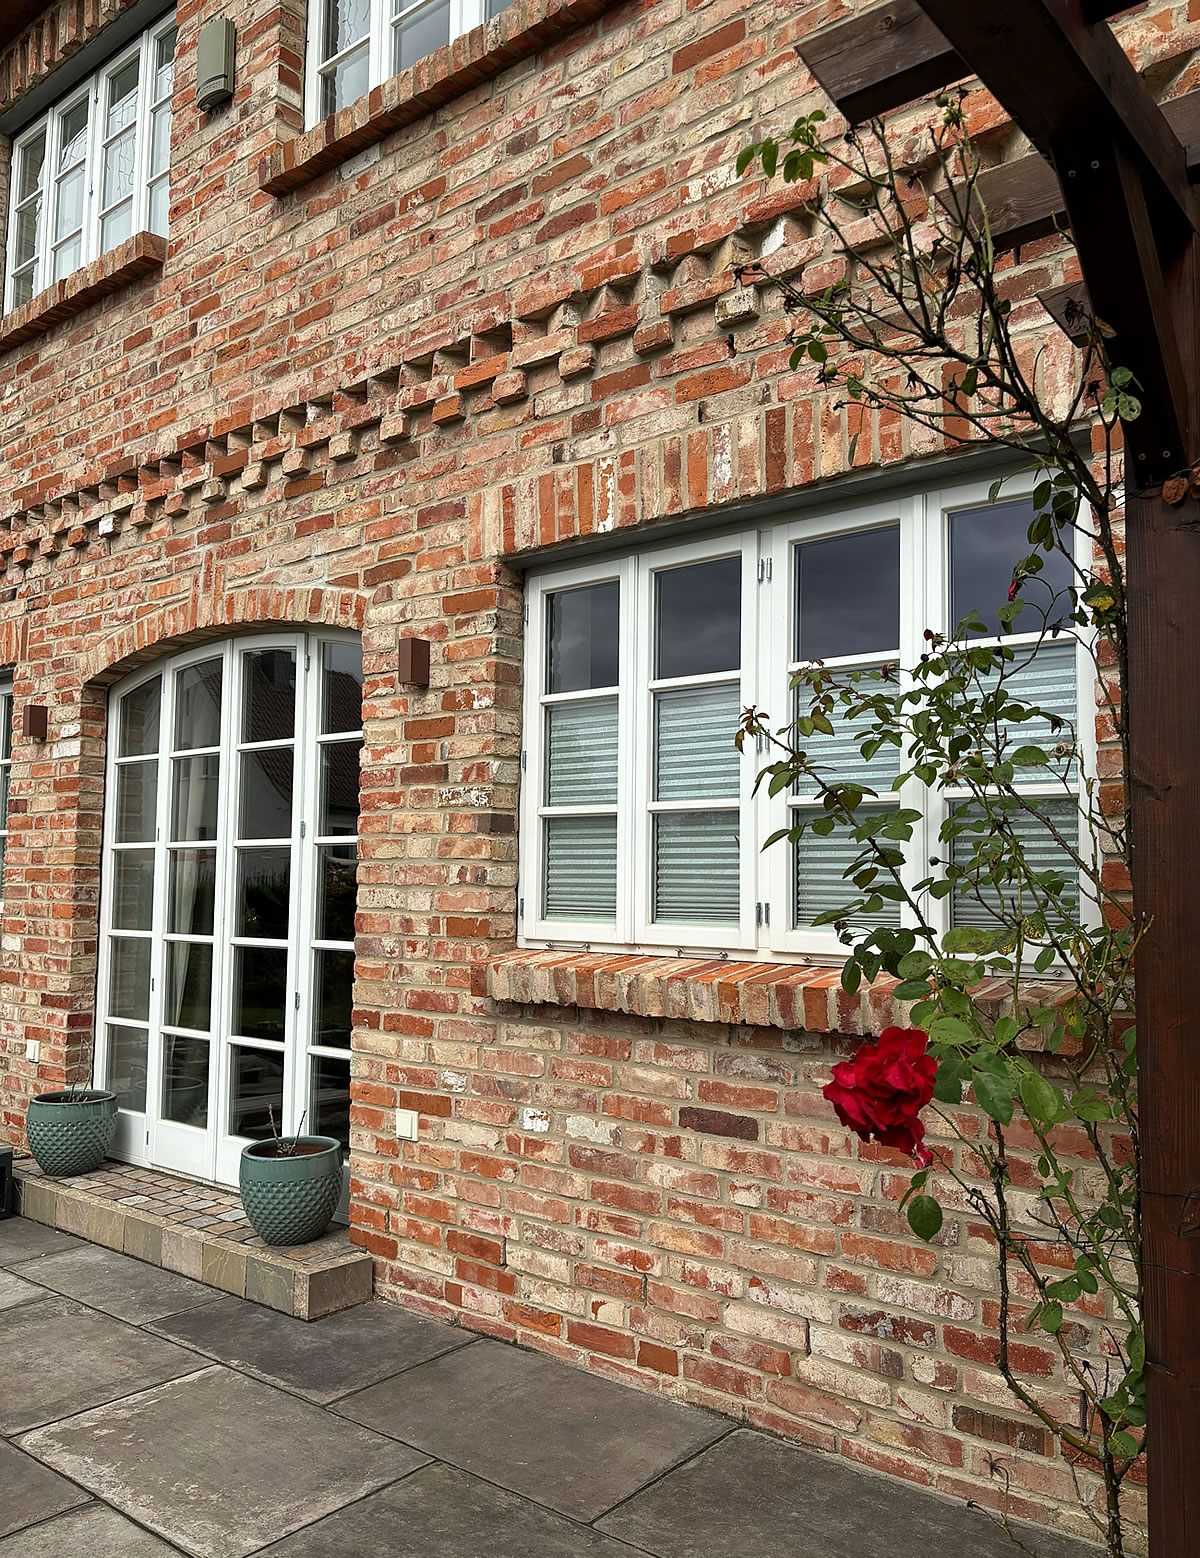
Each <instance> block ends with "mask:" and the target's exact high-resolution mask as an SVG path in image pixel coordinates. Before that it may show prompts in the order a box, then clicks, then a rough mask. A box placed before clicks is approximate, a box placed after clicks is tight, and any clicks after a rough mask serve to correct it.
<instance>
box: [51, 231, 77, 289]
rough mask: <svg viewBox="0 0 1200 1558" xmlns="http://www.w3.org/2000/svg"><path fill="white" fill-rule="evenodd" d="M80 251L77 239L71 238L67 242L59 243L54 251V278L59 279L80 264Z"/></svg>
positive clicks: (75, 269) (69, 273)
mask: <svg viewBox="0 0 1200 1558" xmlns="http://www.w3.org/2000/svg"><path fill="white" fill-rule="evenodd" d="M81 253H82V250H81V248H80V242H79V239H78V238H77V237H76V238H72V239H71V241H70V242H69V243H64V244H62V245H60V247H59V248H57V249H55V251H54V279H55V281H61V280H62V279H63V277H64V276H69V275H71V273H72V272H73V271H77V270H78V269H79V265H80V259H79V256H80V254H81Z"/></svg>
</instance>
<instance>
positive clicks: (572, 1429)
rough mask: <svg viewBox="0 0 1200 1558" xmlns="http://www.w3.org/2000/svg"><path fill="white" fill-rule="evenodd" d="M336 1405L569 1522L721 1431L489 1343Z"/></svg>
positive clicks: (699, 1418) (688, 1410) (662, 1404)
mask: <svg viewBox="0 0 1200 1558" xmlns="http://www.w3.org/2000/svg"><path fill="white" fill-rule="evenodd" d="M335 1410H336V1411H337V1412H340V1413H343V1414H344V1415H345V1416H347V1417H349V1418H352V1419H353V1420H354V1421H355V1422H357V1423H365V1424H366V1425H367V1426H368V1427H370V1428H377V1429H378V1430H379V1431H380V1432H381V1433H386V1434H393V1435H395V1437H396V1438H397V1439H403V1440H404V1441H405V1442H406V1443H407V1444H413V1445H416V1446H418V1447H419V1448H420V1449H422V1450H426V1451H427V1452H428V1453H429V1454H430V1455H432V1456H435V1457H436V1458H437V1459H438V1460H443V1461H449V1462H450V1463H451V1464H452V1465H454V1466H459V1467H461V1468H462V1469H463V1470H465V1471H471V1472H475V1473H476V1474H477V1475H479V1476H481V1477H484V1478H486V1479H487V1480H488V1481H489V1482H496V1483H499V1484H500V1486H501V1487H504V1488H510V1489H512V1490H513V1491H514V1492H517V1493H524V1494H525V1495H526V1496H527V1497H529V1498H531V1499H534V1500H535V1501H536V1502H537V1503H539V1504H544V1505H546V1506H547V1508H549V1509H555V1510H558V1511H559V1512H560V1513H561V1514H564V1515H571V1516H573V1517H574V1518H575V1519H577V1520H594V1519H595V1518H596V1516H597V1515H601V1514H603V1513H604V1511H605V1510H607V1509H611V1508H612V1506H613V1505H614V1504H617V1503H619V1502H620V1501H621V1500H622V1499H625V1498H628V1497H629V1495H630V1494H631V1493H634V1492H636V1491H637V1489H638V1488H641V1487H644V1486H645V1485H646V1483H648V1482H651V1481H652V1480H653V1479H654V1478H655V1477H657V1476H660V1475H661V1474H662V1472H664V1471H666V1470H667V1468H668V1467H671V1466H674V1465H677V1464H678V1463H679V1462H680V1461H683V1460H686V1459H688V1458H689V1457H690V1456H692V1455H694V1454H695V1453H696V1452H697V1451H698V1450H701V1449H703V1448H704V1447H705V1446H706V1445H708V1444H711V1443H712V1442H713V1440H714V1439H718V1438H720V1436H721V1435H722V1434H725V1433H728V1431H729V1424H728V1423H727V1422H726V1421H725V1420H724V1419H723V1418H719V1417H713V1416H710V1415H709V1414H708V1413H706V1412H700V1411H697V1410H696V1409H695V1408H694V1407H685V1406H680V1405H678V1404H676V1403H675V1402H671V1401H662V1400H659V1399H658V1398H657V1397H654V1396H647V1395H641V1394H639V1393H638V1392H636V1391H631V1390H629V1389H627V1388H626V1387H625V1386H622V1385H617V1384H614V1383H612V1382H611V1381H610V1380H603V1379H597V1378H595V1377H594V1376H592V1375H589V1374H583V1373H581V1372H580V1371H579V1370H578V1369H572V1368H568V1367H567V1365H566V1364H562V1363H558V1362H556V1361H555V1360H554V1359H553V1358H545V1357H542V1356H541V1355H540V1354H537V1353H527V1352H521V1351H519V1350H518V1349H517V1348H515V1347H505V1346H502V1345H500V1344H499V1343H497V1342H489V1341H482V1342H478V1343H476V1345H475V1346H473V1347H467V1348H464V1349H462V1350H461V1351H459V1352H454V1353H450V1354H449V1355H448V1356H446V1357H442V1358H436V1359H435V1360H434V1361H433V1362H432V1363H425V1364H422V1365H421V1367H420V1368H417V1369H412V1370H410V1371H409V1372H408V1373H407V1374H401V1375H399V1376H398V1377H397V1378H395V1379H391V1380H384V1381H383V1383H382V1384H379V1385H373V1386H371V1388H370V1389H369V1390H364V1391H362V1392H360V1393H359V1394H358V1395H356V1396H351V1397H349V1398H348V1399H347V1400H345V1401H342V1402H340V1403H339V1404H338V1405H337V1407H336V1408H335Z"/></svg>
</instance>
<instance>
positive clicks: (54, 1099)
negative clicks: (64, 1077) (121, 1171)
mask: <svg viewBox="0 0 1200 1558" xmlns="http://www.w3.org/2000/svg"><path fill="white" fill-rule="evenodd" d="M116 1128H117V1095H116V1094H115V1093H107V1092H103V1091H101V1090H100V1089H98V1088H89V1089H86V1090H79V1091H77V1092H74V1093H71V1092H62V1093H43V1094H42V1095H41V1096H40V1097H39V1098H31V1099H30V1100H29V1110H28V1112H27V1114H26V1116H25V1134H26V1135H27V1136H28V1137H29V1150H30V1152H32V1153H33V1155H34V1157H35V1158H36V1159H37V1161H38V1166H39V1167H40V1168H41V1170H42V1172H43V1174H53V1175H54V1176H55V1177H56V1178H60V1179H61V1178H63V1177H64V1176H66V1177H70V1176H71V1175H74V1174H90V1173H91V1172H92V1170H93V1169H98V1168H99V1167H100V1165H101V1164H102V1163H103V1162H104V1159H105V1157H106V1156H107V1154H108V1149H109V1148H110V1147H111V1146H112V1139H113V1133H114V1131H115V1130H116Z"/></svg>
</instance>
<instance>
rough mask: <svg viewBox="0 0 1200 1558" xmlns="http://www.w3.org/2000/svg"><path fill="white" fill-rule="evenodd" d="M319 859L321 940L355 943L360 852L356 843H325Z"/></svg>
mask: <svg viewBox="0 0 1200 1558" xmlns="http://www.w3.org/2000/svg"><path fill="white" fill-rule="evenodd" d="M317 859H318V861H319V865H318V878H317V894H318V897H317V940H318V941H353V940H354V908H355V900H356V898H357V894H358V884H357V880H356V878H357V872H358V850H357V848H356V846H355V845H353V844H322V845H320V846H319V847H318V849H317Z"/></svg>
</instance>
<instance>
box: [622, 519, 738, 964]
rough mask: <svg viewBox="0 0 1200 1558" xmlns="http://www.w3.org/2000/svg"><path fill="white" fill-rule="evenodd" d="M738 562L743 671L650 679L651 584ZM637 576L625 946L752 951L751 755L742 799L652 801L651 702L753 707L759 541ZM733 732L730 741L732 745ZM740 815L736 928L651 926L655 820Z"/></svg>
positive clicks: (665, 555)
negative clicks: (736, 702) (732, 691)
mask: <svg viewBox="0 0 1200 1558" xmlns="http://www.w3.org/2000/svg"><path fill="white" fill-rule="evenodd" d="M735 556H736V557H737V558H738V559H739V561H740V563H741V601H740V607H741V614H740V626H741V635H740V638H741V644H740V658H741V664H740V666H739V668H738V669H737V670H736V671H732V672H713V673H711V674H707V675H700V676H686V677H678V678H674V677H672V678H660V677H657V676H656V675H654V653H655V642H656V639H657V623H656V618H655V590H656V585H655V581H656V576H657V575H658V574H660V573H665V572H668V571H670V570H671V569H674V568H686V567H688V566H690V565H692V564H695V563H706V562H716V561H719V560H720V559H722V558H728V557H735ZM635 562H636V565H637V573H636V597H635V598H636V623H635V627H636V640H635V644H634V650H633V688H632V697H631V698H630V702H631V703H632V704H633V708H634V715H635V725H634V736H633V744H632V747H631V748H630V749H629V751H630V755H631V758H632V761H630V762H628V763H627V764H626V765H623V766H628V767H630V768H632V769H633V774H634V787H635V788H634V802H633V830H634V833H633V838H634V843H633V857H634V892H633V916H634V923H633V934H632V936H631V937H630V940H631V941H633V942H636V943H637V944H638V945H639V946H644V947H656V948H657V947H661V948H664V949H668V950H671V951H681V952H690V951H693V950H697V951H706V950H710V949H724V948H737V949H746V948H750V947H752V946H753V945H754V944H755V940H756V926H755V919H756V915H755V905H756V902H757V901H758V900H757V899H756V896H755V887H756V877H757V869H756V858H755V857H756V854H757V847H756V833H755V826H754V811H755V808H754V806H753V804H752V793H753V788H754V774H755V769H754V762H753V753H752V752H743V753H742V756H741V759H740V762H739V794H738V796H737V797H733V796H730V797H727V798H726V797H722V798H719V799H712V800H710V799H708V798H698V799H692V800H686V801H682V802H679V803H675V802H664V801H656V800H655V799H654V775H655V761H656V756H657V751H656V748H657V732H656V728H655V694H656V692H657V691H658V690H660V689H669V688H674V687H705V686H729V685H731V684H734V683H736V684H738V685H739V686H740V689H741V697H740V704H741V706H742V707H745V706H746V705H747V704H750V703H753V702H754V697H755V693H754V677H755V660H756V626H755V623H756V610H755V605H756V602H755V595H754V591H755V589H756V588H757V584H758V536H757V534H756V533H755V532H744V533H741V534H738V535H733V536H725V537H722V538H720V539H719V540H716V541H699V542H693V543H690V544H685V545H682V546H675V547H670V548H664V549H663V550H661V551H655V552H649V553H645V554H642V555H639V556H638V557H637V558H636V559H635ZM733 736H734V732H733V731H732V730H731V731H730V733H729V739H730V742H731V743H732V741H733ZM668 811H677V812H692V813H697V812H710V811H737V812H738V813H739V829H738V837H739V840H740V847H739V851H738V863H739V870H738V889H739V890H738V909H739V912H738V923H737V924H736V925H713V926H705V925H701V924H692V923H688V924H671V923H669V922H667V921H659V920H656V919H655V918H654V860H655V847H654V846H655V822H654V818H655V816H656V815H661V814H662V813H664V812H668Z"/></svg>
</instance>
